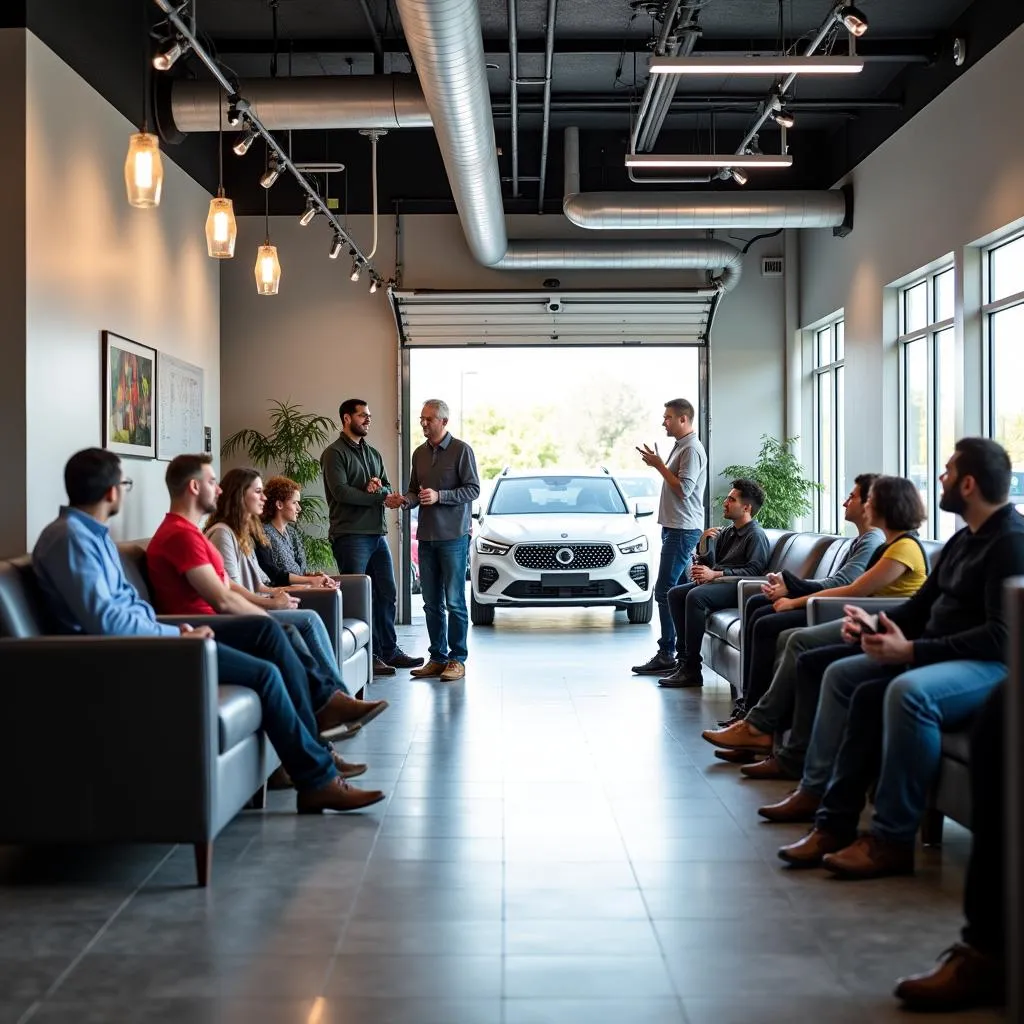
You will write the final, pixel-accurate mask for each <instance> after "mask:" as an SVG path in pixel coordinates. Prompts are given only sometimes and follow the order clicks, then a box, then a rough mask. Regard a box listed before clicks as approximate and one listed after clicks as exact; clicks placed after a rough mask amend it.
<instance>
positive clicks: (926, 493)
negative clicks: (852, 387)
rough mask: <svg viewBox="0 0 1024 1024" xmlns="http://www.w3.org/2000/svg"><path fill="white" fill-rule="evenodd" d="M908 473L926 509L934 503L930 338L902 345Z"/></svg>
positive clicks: (906, 464)
mask: <svg viewBox="0 0 1024 1024" xmlns="http://www.w3.org/2000/svg"><path fill="white" fill-rule="evenodd" d="M903 369H904V401H905V402H906V408H905V414H904V415H905V426H904V430H905V441H904V443H905V445H906V448H905V451H904V463H905V466H906V470H905V473H906V476H907V478H908V479H910V480H911V481H913V483H914V485H915V486H916V487H917V489H918V491H920V492H921V500H922V501H923V502H924V505H925V508H928V507H929V506H930V505H931V500H930V494H931V487H930V486H929V463H930V461H931V460H930V458H929V455H930V448H931V445H929V443H928V394H929V391H930V390H931V389H930V388H929V386H928V383H929V381H928V339H927V338H918V339H917V340H916V341H911V342H909V343H908V344H906V345H904V346H903Z"/></svg>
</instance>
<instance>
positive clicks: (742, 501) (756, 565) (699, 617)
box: [658, 480, 771, 689]
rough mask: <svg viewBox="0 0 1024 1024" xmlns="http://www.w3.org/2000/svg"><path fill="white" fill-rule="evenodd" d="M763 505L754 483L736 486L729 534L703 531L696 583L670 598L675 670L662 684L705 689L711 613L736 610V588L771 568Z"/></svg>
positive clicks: (727, 508)
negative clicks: (703, 649)
mask: <svg viewBox="0 0 1024 1024" xmlns="http://www.w3.org/2000/svg"><path fill="white" fill-rule="evenodd" d="M763 504H764V491H763V490H762V488H761V485H760V484H759V483H757V482H756V481H755V480H733V482H732V490H730V491H729V493H728V495H727V496H726V499H725V502H724V504H723V508H722V513H723V515H724V517H725V518H726V519H728V520H729V525H728V526H726V527H725V529H719V528H718V527H717V526H713V527H711V528H710V529H708V530H705V531H704V533H703V535H702V536H701V543H704V542H705V541H706V542H707V546H706V549H705V551H704V554H702V555H699V556H698V564H696V565H694V566H693V568H692V569H691V571H690V572H691V578H692V580H693V582H692V583H684V584H683V585H682V586H679V587H673V588H672V589H671V590H670V591H669V592H668V607H669V611H670V612H671V614H672V624H673V626H674V627H675V631H676V669H675V671H674V672H673V673H672V674H671V675H668V676H665V677H664V678H663V679H660V680H659V681H658V685H659V686H664V687H666V688H670V689H674V688H677V687H683V686H703V685H704V680H703V677H702V676H701V654H700V645H701V641H702V640H703V639H704V624H705V622H706V621H707V616H708V613H709V612H714V611H718V610H720V609H722V608H732V607H734V606H735V604H736V588H737V584H738V583H739V581H740V580H741V579H743V578H744V577H747V576H761V575H762V574H763V573H764V571H765V569H766V568H767V567H768V553H769V551H770V548H771V545H770V544H769V543H768V537H767V536H766V534H765V532H764V530H762V529H761V524H760V523H758V522H756V521H755V519H754V517H755V516H756V515H757V513H758V512H759V511H760V509H761V506H762V505H763Z"/></svg>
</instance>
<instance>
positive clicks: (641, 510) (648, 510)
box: [633, 500, 654, 519]
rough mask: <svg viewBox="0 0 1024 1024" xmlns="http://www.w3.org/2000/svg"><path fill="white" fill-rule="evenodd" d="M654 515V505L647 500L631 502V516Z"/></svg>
mask: <svg viewBox="0 0 1024 1024" xmlns="http://www.w3.org/2000/svg"><path fill="white" fill-rule="evenodd" d="M653 515H654V506H653V505H652V504H651V503H650V502H649V501H643V500H640V501H635V502H634V503H633V518H634V519H643V518H644V517H645V516H653Z"/></svg>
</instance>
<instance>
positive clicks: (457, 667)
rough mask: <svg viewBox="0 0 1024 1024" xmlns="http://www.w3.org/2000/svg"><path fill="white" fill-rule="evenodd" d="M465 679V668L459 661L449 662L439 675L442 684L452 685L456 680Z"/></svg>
mask: <svg viewBox="0 0 1024 1024" xmlns="http://www.w3.org/2000/svg"><path fill="white" fill-rule="evenodd" d="M465 678H466V666H465V665H463V664H462V662H461V661H449V662H448V664H447V665H445V667H444V671H443V672H442V673H441V682H442V683H454V682H455V681H456V680H457V679H465Z"/></svg>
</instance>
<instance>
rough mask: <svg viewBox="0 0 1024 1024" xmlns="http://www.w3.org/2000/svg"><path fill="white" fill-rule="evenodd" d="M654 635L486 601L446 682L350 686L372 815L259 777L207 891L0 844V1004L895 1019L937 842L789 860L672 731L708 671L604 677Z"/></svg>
mask: <svg viewBox="0 0 1024 1024" xmlns="http://www.w3.org/2000/svg"><path fill="white" fill-rule="evenodd" d="M405 634H406V635H405V636H404V637H403V645H404V646H405V647H406V648H407V649H408V650H411V651H417V652H419V653H425V652H424V647H425V644H424V643H423V642H422V637H423V630H422V626H416V627H412V628H411V629H409V630H406V631H405ZM653 636H654V634H653V631H652V629H651V628H650V627H645V626H630V625H628V624H627V623H626V621H625V616H624V615H622V614H621V613H620V614H619V615H618V616H617V617H616V618H614V619H613V618H612V615H611V614H610V613H609V612H607V611H598V610H589V611H588V610H579V611H572V612H565V613H556V612H548V611H525V610H524V611H519V612H510V613H507V614H502V613H501V612H499V613H498V616H497V625H496V626H495V627H494V628H492V629H477V630H474V631H473V633H472V636H471V647H472V652H471V653H472V657H471V661H470V666H469V667H470V671H469V673H468V675H467V678H466V680H465V682H464V683H463V684H459V685H454V686H453V685H445V684H441V683H437V682H418V681H413V680H410V679H409V678H408V674H407V673H400V674H399V676H398V678H397V679H395V680H392V681H388V682H385V683H382V684H380V685H379V686H378V687H377V688H376V690H377V693H379V694H380V695H381V696H386V697H387V698H388V699H389V700H390V701H391V702H392V707H391V710H389V711H388V713H387V714H386V715H384V716H383V717H382V718H381V719H379V720H378V721H377V722H375V723H374V724H373V725H371V726H370V727H368V728H367V729H366V732H365V735H361V736H359V737H357V738H355V739H353V740H352V741H351V742H349V743H346V744H344V746H343V747H342V750H343V752H344V754H345V756H346V757H349V758H353V757H363V756H365V758H366V759H367V760H368V761H370V762H371V763H372V766H373V767H372V772H371V774H368V775H367V776H366V777H365V779H364V780H361V781H364V782H365V783H366V784H368V785H379V786H381V787H383V788H385V789H386V790H387V791H388V792H389V794H390V799H389V801H388V802H387V803H386V804H382V805H380V806H378V807H376V808H374V809H372V810H371V811H369V812H368V813H366V814H363V815H361V816H351V817H343V816H335V817H325V818H298V817H296V816H295V814H294V813H292V806H293V800H294V797H293V796H292V795H291V794H287V793H277V794H271V803H270V808H269V810H268V811H267V812H266V813H258V812H251V813H246V814H243V815H242V816H241V817H240V818H238V819H237V820H236V821H235V822H233V823H232V824H231V825H230V826H229V827H228V829H227V830H226V831H225V832H224V833H223V835H222V836H221V838H220V839H219V840H218V842H217V847H216V858H215V867H214V879H213V884H212V887H211V888H210V889H209V890H206V891H203V890H199V889H196V888H193V887H192V880H193V874H192V871H193V863H192V851H191V849H189V848H174V849H168V848H145V847H131V848H119V849H114V850H110V849H107V850H95V849H85V850H82V849H74V850H56V851H31V852H30V851H22V850H4V849H2V848H0V1020H2V1021H8V1020H10V1021H32V1022H34V1024H43V1022H47V1024H50V1022H57V1021H60V1022H64V1021H67V1022H74V1024H87V1022H93V1021H95V1022H142V1021H145V1022H154V1021H161V1022H172V1021H173V1022H177V1021H189V1022H196V1024H205V1022H207V1021H229V1022H235V1021H238V1022H242V1021H245V1022H247V1024H263V1022H275V1024H277V1022H280V1024H292V1022H296V1024H342V1022H343V1024H356V1022H358V1024H499V1022H501V1024H668V1022H686V1021H688V1022H690V1024H750V1022H751V1021H756V1022H758V1024H772V1022H780V1024H781V1022H790V1021H792V1020H799V1021H803V1022H809V1024H816V1022H823V1024H825V1022H827V1024H845V1022H854V1021H858V1022H859V1021H865V1022H884V1021H887V1020H904V1021H905V1020H907V1019H908V1018H907V1016H906V1015H905V1014H902V1013H900V1012H899V1011H897V1009H896V1007H895V1004H894V1002H893V1000H892V998H891V997H890V995H889V992H890V989H891V987H892V982H893V979H894V978H895V977H896V976H897V975H898V974H900V973H901V972H906V971H911V970H917V969H921V968H923V967H925V966H927V965H928V964H929V963H930V962H931V961H932V959H933V958H934V957H935V956H936V954H938V953H939V952H940V951H941V950H942V949H943V948H944V947H945V946H947V945H948V944H949V943H950V942H952V941H954V940H955V939H956V938H957V935H958V927H959V924H960V906H959V900H960V892H961V881H962V867H963V863H964V860H965V858H966V854H967V849H968V846H967V837H966V835H965V833H963V832H961V831H959V830H956V829H951V830H950V832H949V839H948V842H947V845H946V847H945V849H944V850H943V851H942V852H941V853H940V852H934V851H925V852H924V853H922V855H921V858H920V870H919V873H918V875H917V876H916V877H914V878H911V879H901V880H894V881H878V882H867V883H843V882H838V881H833V880H830V879H828V878H825V877H823V876H822V875H821V874H819V873H817V872H812V873H810V874H799V875H797V874H793V873H789V872H787V871H786V870H784V869H783V868H782V867H781V866H780V864H779V862H778V861H777V859H776V857H775V850H776V848H777V847H778V846H779V845H780V842H782V841H786V840H788V839H790V838H794V837H795V836H796V835H798V834H799V829H798V828H795V827H794V828H789V827H783V826H773V825H768V824H762V823H759V821H758V819H757V817H756V815H755V813H754V808H755V807H756V806H757V805H758V804H759V803H761V802H764V801H765V800H766V799H768V798H770V797H773V796H776V795H777V794H781V792H782V791H783V787H782V785H779V784H766V783H752V782H746V781H742V780H740V779H739V778H738V776H737V774H736V771H735V769H733V768H730V767H728V766H726V765H722V764H720V763H718V762H716V761H715V759H714V758H713V757H712V756H711V748H710V747H709V746H707V744H705V743H704V742H703V741H702V740H701V739H700V735H699V733H700V729H701V728H702V727H704V726H705V725H706V724H708V723H710V722H712V721H713V720H714V719H715V718H716V717H720V716H721V715H722V714H723V713H724V712H725V711H726V710H727V708H728V699H727V698H728V694H727V690H726V689H725V687H724V684H722V685H718V686H711V687H705V690H704V692H703V693H695V692H688V691H670V692H663V691H659V690H658V689H657V687H656V686H655V685H654V682H653V681H652V680H650V679H639V678H634V677H632V676H631V675H630V673H629V671H628V666H629V665H630V664H632V663H635V662H637V661H640V660H643V659H645V658H646V657H647V656H648V655H649V654H650V653H651V651H652V650H653V647H654V643H653ZM70 756H71V757H73V751H72V752H71V754H70ZM154 756H159V751H154ZM69 770H71V772H72V775H73V765H71V766H69ZM47 813H54V814H59V813H60V808H59V806H55V807H53V808H50V809H48V811H47ZM943 1019H948V1020H957V1021H974V1020H992V1019H997V1018H996V1017H995V1015H993V1014H973V1015H958V1016H956V1017H948V1018H943Z"/></svg>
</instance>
